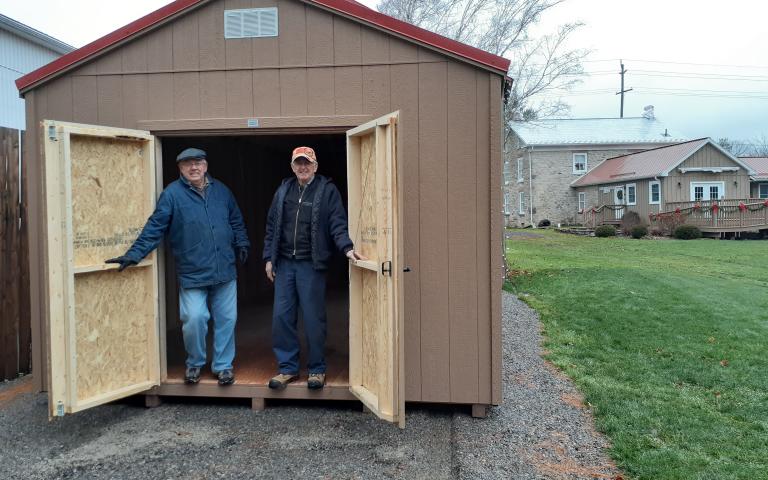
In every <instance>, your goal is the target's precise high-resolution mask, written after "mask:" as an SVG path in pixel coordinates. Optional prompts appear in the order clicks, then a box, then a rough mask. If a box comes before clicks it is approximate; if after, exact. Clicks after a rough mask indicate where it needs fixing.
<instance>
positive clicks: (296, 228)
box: [293, 185, 308, 257]
mask: <svg viewBox="0 0 768 480" xmlns="http://www.w3.org/2000/svg"><path fill="white" fill-rule="evenodd" d="M307 186H308V185H304V188H303V189H302V188H301V185H299V206H298V207H297V208H296V223H295V224H294V226H293V256H294V257H296V234H297V233H298V231H299V212H301V199H302V198H303V197H304V192H306V191H307Z"/></svg>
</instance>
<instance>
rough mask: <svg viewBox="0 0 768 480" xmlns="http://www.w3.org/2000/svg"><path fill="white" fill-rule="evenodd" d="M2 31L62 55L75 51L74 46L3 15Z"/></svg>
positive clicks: (1, 16)
mask: <svg viewBox="0 0 768 480" xmlns="http://www.w3.org/2000/svg"><path fill="white" fill-rule="evenodd" d="M0 29H3V30H6V31H8V32H11V33H12V34H15V35H17V36H19V37H22V38H24V39H26V40H29V41H30V42H32V43H34V44H36V45H39V46H41V47H44V48H47V49H49V50H53V51H54V52H56V53H58V54H60V55H65V54H67V53H69V52H71V51H73V50H75V47H73V46H72V45H69V44H68V43H65V42H62V41H61V40H59V39H57V38H54V37H52V36H50V35H48V34H46V33H43V32H41V31H40V30H37V29H34V28H32V27H30V26H29V25H25V24H23V23H21V22H19V21H17V20H14V19H12V18H11V17H7V16H5V15H3V14H0Z"/></svg>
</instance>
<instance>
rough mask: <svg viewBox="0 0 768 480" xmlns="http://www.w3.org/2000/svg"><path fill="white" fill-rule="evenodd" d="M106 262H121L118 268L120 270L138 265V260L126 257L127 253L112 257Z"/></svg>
mask: <svg viewBox="0 0 768 480" xmlns="http://www.w3.org/2000/svg"><path fill="white" fill-rule="evenodd" d="M104 263H119V264H120V266H119V267H118V268H117V271H118V272H122V271H123V270H125V269H126V268H128V267H130V266H131V265H136V262H134V261H133V260H131V259H130V258H126V257H125V255H123V256H121V257H115V258H110V259H109V260H104Z"/></svg>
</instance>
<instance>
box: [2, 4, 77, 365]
mask: <svg viewBox="0 0 768 480" xmlns="http://www.w3.org/2000/svg"><path fill="white" fill-rule="evenodd" d="M72 49H73V48H72V47H71V46H69V45H67V44H65V43H62V42H60V41H58V40H56V39H55V38H53V37H50V36H48V35H46V34H44V33H41V32H38V31H37V30H35V29H33V28H30V27H28V26H26V25H24V24H22V23H19V22H17V21H15V20H13V19H11V18H8V17H6V16H4V15H0V145H2V149H0V199H2V212H3V219H2V221H0V251H2V252H3V254H2V255H3V258H0V291H1V292H3V297H4V301H3V311H2V315H0V345H2V347H0V351H2V355H0V380H5V379H8V378H15V377H16V376H17V375H19V374H22V373H27V372H29V371H30V335H31V332H30V314H29V309H30V306H29V281H28V280H29V265H28V261H27V259H28V256H27V236H26V228H27V216H26V189H24V188H22V183H23V178H24V175H25V174H26V165H25V163H24V161H25V160H26V158H25V155H24V152H23V149H22V148H21V144H22V131H23V130H24V128H25V127H24V122H25V119H24V117H25V115H24V100H22V99H21V98H19V91H18V90H17V89H16V85H15V84H14V82H15V80H16V79H17V78H18V77H20V76H22V75H24V74H26V73H29V72H31V71H32V70H34V69H36V68H38V67H40V66H41V65H44V64H46V63H48V62H50V61H52V60H54V59H56V58H58V57H60V56H61V55H62V54H64V53H67V52H69V51H71V50H72Z"/></svg>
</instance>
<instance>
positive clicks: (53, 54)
mask: <svg viewBox="0 0 768 480" xmlns="http://www.w3.org/2000/svg"><path fill="white" fill-rule="evenodd" d="M72 50H74V47H72V46H71V45H67V44H66V43H64V42H61V41H59V40H56V39H55V38H53V37H51V36H48V35H46V34H44V33H42V32H38V31H37V30H35V29H34V28H30V27H28V26H26V25H24V24H23V23H19V22H17V21H16V20H14V19H12V18H8V17H6V16H5V15H0V127H8V128H15V129H16V130H24V128H25V126H24V100H23V99H22V98H20V97H19V90H18V89H17V88H16V84H15V83H14V82H15V81H16V79H17V78H19V77H21V76H22V75H26V74H27V73H29V72H31V71H32V70H35V69H37V68H38V67H41V66H43V65H45V64H46V63H49V62H51V61H53V60H55V59H56V58H58V57H60V56H62V55H64V54H65V53H69V52H71V51H72Z"/></svg>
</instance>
